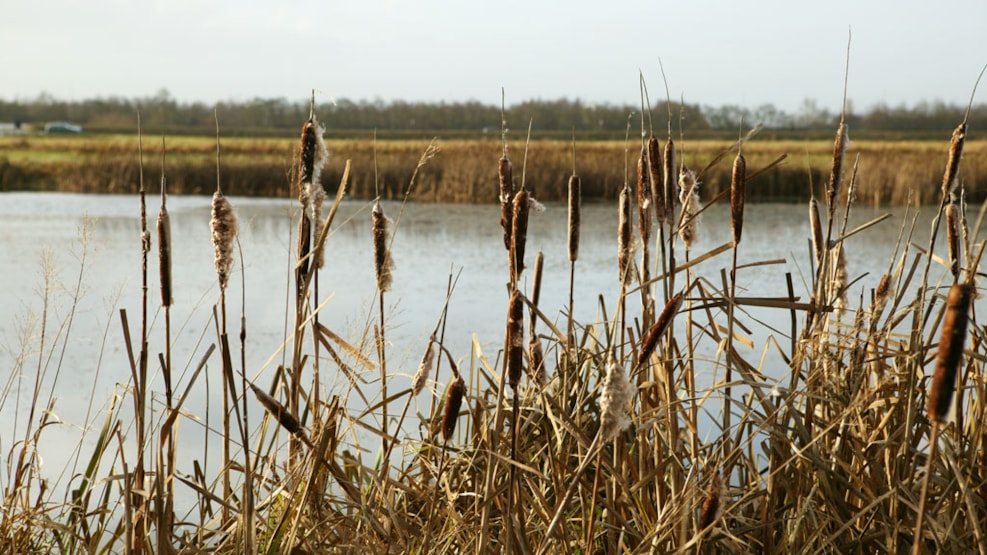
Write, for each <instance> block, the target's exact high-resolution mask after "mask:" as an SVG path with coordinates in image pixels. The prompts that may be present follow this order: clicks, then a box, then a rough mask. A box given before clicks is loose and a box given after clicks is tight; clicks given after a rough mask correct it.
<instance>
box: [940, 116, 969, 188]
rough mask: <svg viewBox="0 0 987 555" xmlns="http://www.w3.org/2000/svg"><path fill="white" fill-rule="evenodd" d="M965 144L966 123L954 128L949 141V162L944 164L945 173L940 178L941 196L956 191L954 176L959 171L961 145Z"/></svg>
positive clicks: (961, 155) (961, 152) (961, 153)
mask: <svg viewBox="0 0 987 555" xmlns="http://www.w3.org/2000/svg"><path fill="white" fill-rule="evenodd" d="M965 142H966V122H964V123H961V124H959V125H957V126H956V129H954V130H953V137H952V139H951V140H950V141H949V160H948V161H947V162H946V173H944V174H943V176H942V194H943V196H946V195H949V194H951V193H952V192H953V191H954V190H956V183H957V180H956V175H957V174H958V173H959V171H960V159H961V158H963V143H965Z"/></svg>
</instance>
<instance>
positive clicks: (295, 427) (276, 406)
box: [248, 382, 307, 440]
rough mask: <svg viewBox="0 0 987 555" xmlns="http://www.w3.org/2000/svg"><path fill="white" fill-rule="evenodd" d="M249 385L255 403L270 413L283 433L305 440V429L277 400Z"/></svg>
mask: <svg viewBox="0 0 987 555" xmlns="http://www.w3.org/2000/svg"><path fill="white" fill-rule="evenodd" d="M248 383H249V382H248ZM249 385H250V390H251V391H253V392H254V396H255V397H257V401H258V402H259V403H260V404H261V406H263V407H264V410H266V411H267V412H268V413H270V415H271V416H273V417H274V419H275V420H277V422H278V424H280V425H281V427H282V428H284V429H285V431H287V432H288V433H290V434H292V435H295V436H298V437H300V438H303V439H305V440H307V436H306V434H305V428H304V427H302V425H301V423H300V422H299V421H298V419H297V418H295V417H294V415H292V414H291V412H289V411H288V409H287V408H285V406H284V405H282V404H281V403H280V402H278V400H277V399H275V398H274V397H271V396H270V395H268V394H267V392H266V391H264V390H263V389H261V388H259V387H257V386H256V385H254V384H252V383H251V384H249Z"/></svg>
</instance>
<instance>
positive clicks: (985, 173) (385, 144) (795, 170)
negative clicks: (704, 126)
mask: <svg viewBox="0 0 987 555" xmlns="http://www.w3.org/2000/svg"><path fill="white" fill-rule="evenodd" d="M762 134H763V133H762ZM226 142H228V143H229V147H228V148H225V149H224V158H225V159H226V160H227V163H226V165H225V167H224V172H223V180H224V181H223V183H222V186H223V188H224V189H229V190H231V191H237V194H239V195H246V196H270V197H280V196H283V195H284V194H285V192H286V190H287V188H286V182H285V175H286V173H287V172H288V171H289V170H290V168H291V167H292V164H293V160H294V155H295V150H296V144H295V141H289V140H281V141H278V140H273V139H263V140H262V139H230V140H228V141H226ZM424 144H425V142H421V141H410V140H401V141H378V142H377V143H376V147H375V145H374V143H373V142H372V141H370V140H365V141H363V140H345V141H337V142H336V143H335V144H334V146H333V152H334V153H335V154H334V155H335V156H336V157H337V158H339V159H348V160H351V162H352V171H351V175H350V189H349V193H350V195H351V196H352V197H354V198H359V199H372V198H375V197H376V193H377V191H378V187H379V192H380V197H381V198H383V199H400V198H403V194H404V185H405V184H407V183H408V181H409V179H410V176H411V174H412V173H413V172H414V169H415V167H416V163H417V161H418V158H419V155H420V154H421V150H422V148H423V145H424ZM86 145H88V146H86ZM499 145H500V143H499V141H498V140H496V139H493V138H491V139H483V140H463V139H455V140H448V141H442V142H441V146H442V151H443V156H441V157H440V158H438V159H436V160H435V161H433V163H431V164H429V166H428V167H426V168H424V169H423V170H421V172H420V176H419V177H418V186H417V187H416V188H415V191H413V193H412V196H411V200H413V201H418V202H430V201H440V202H453V203H488V202H495V201H496V198H491V197H490V195H489V191H488V188H489V180H490V168H489V160H488V159H489V156H490V153H491V152H496V151H497V150H498V146H499ZM832 145H833V143H832V141H819V140H812V141H806V142H794V141H755V142H752V143H751V144H750V145H749V146H748V147H747V148H746V149H745V151H744V156H745V157H746V158H747V161H748V162H749V163H750V164H751V167H752V168H753V167H762V166H764V165H766V164H767V163H768V162H769V161H771V160H774V159H775V158H777V157H778V156H779V155H780V154H783V153H788V154H789V159H788V160H787V162H786V163H785V164H782V165H779V166H777V167H775V168H773V169H772V170H771V171H769V172H768V173H766V174H765V175H763V176H761V177H760V178H759V179H758V182H757V184H756V186H753V187H751V190H750V191H749V192H748V199H749V200H751V201H753V202H763V201H778V202H802V201H803V200H804V198H805V191H806V189H807V188H808V187H809V183H810V182H811V183H823V182H825V181H826V179H827V178H828V177H829V174H830V161H829V160H830V156H831V154H832ZM512 146H513V147H516V148H518V149H520V148H521V146H522V144H521V143H518V144H515V145H512ZM577 146H578V150H579V174H580V177H581V178H582V179H583V181H584V186H583V191H582V194H583V197H584V198H585V199H587V200H609V199H616V198H617V196H618V195H619V193H620V189H621V188H622V187H623V184H624V173H623V166H622V164H615V163H614V160H620V159H621V158H622V153H623V150H624V145H623V144H622V143H620V142H606V141H579V142H578V144H577ZM728 146H729V142H727V141H723V142H716V141H701V142H694V143H690V151H691V152H692V153H695V154H696V155H697V156H698V157H699V158H697V159H702V160H709V159H711V158H712V157H713V156H715V155H716V154H717V153H719V152H720V151H722V150H723V149H725V148H727V147H728ZM939 146H940V145H939V144H938V143H936V142H934V141H919V142H909V141H889V142H882V141H873V140H868V141H857V140H854V141H853V143H852V144H851V145H850V146H849V149H850V153H851V156H856V155H857V154H859V155H860V157H861V160H863V161H866V163H865V164H862V165H861V168H860V176H859V181H860V183H859V187H858V191H857V193H858V196H859V198H858V202H860V203H862V204H866V205H868V206H888V205H891V206H903V205H913V206H914V205H919V204H931V203H933V202H936V201H938V197H936V196H935V190H934V189H930V188H927V187H919V186H918V184H920V183H926V182H927V181H930V180H938V179H939V178H940V177H941V176H940V175H939V172H940V171H941V166H942V163H943V162H942V154H941V153H940V150H941V149H940V148H939ZM571 147H572V144H571V143H570V142H566V141H560V140H538V139H534V140H532V143H531V147H530V151H531V153H532V155H533V156H537V157H538V159H539V164H538V165H532V167H530V168H528V177H529V183H531V184H533V187H534V190H533V193H534V194H535V195H536V197H537V198H538V199H539V200H541V201H542V202H555V201H565V199H566V194H567V183H568V179H569V175H571V173H572V151H571ZM128 149H129V143H128V142H126V141H122V140H120V139H118V138H114V137H90V138H86V139H83V140H81V141H66V140H65V139H58V138H49V137H37V138H18V139H12V138H9V137H0V191H5V190H52V191H63V192H84V193H118V194H131V193H136V188H135V186H134V184H135V183H137V174H136V171H137V170H136V168H135V166H134V164H133V163H132V161H133V156H132V153H131V152H130V150H128ZM168 149H169V153H170V156H169V167H170V168H172V170H173V171H172V172H170V173H171V174H172V176H173V177H172V178H171V179H170V180H169V188H170V190H171V191H172V194H182V195H187V194H198V195H208V194H211V192H212V191H213V190H214V189H215V168H214V167H213V163H212V158H211V156H210V155H209V143H208V140H206V139H199V138H176V139H172V140H171V141H169V147H168ZM375 149H376V159H377V181H376V183H375V179H374V177H375V176H374V169H373V168H374V153H375ZM341 172H342V169H341V168H339V167H335V166H329V167H328V168H326V174H325V176H324V181H325V182H326V183H338V182H339V180H340V178H341V177H342V176H341ZM676 175H677V172H676ZM676 179H677V177H676ZM730 181H731V171H730V167H729V165H728V164H719V165H717V166H715V167H713V168H711V169H710V170H709V171H708V172H707V174H706V175H705V176H704V178H703V194H704V195H709V197H710V198H711V197H713V196H715V195H717V194H718V193H719V192H721V191H723V190H726V189H728V188H729V187H730ZM964 186H965V190H966V194H967V197H968V200H969V201H970V202H972V203H980V202H981V201H982V200H984V199H985V198H987V141H984V140H982V139H980V140H971V141H968V142H967V144H966V149H965V156H964Z"/></svg>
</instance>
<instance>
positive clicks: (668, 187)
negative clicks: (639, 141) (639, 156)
mask: <svg viewBox="0 0 987 555" xmlns="http://www.w3.org/2000/svg"><path fill="white" fill-rule="evenodd" d="M661 164H662V167H663V168H664V169H665V177H664V182H665V214H666V215H667V216H668V223H669V224H674V223H675V196H676V195H675V185H676V184H677V183H678V182H679V180H678V176H677V175H676V172H678V165H677V164H678V162H677V160H676V156H675V142H674V141H672V138H671V137H669V138H668V141H667V142H665V152H664V153H663V156H662V161H661Z"/></svg>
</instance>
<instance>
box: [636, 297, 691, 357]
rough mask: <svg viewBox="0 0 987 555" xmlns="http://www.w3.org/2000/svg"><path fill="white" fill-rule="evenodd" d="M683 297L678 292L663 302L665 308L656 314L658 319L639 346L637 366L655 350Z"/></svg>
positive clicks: (680, 306) (680, 305)
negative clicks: (642, 343)
mask: <svg viewBox="0 0 987 555" xmlns="http://www.w3.org/2000/svg"><path fill="white" fill-rule="evenodd" d="M684 299H685V296H684V295H683V294H682V293H681V292H679V293H676V294H675V295H674V296H673V297H672V298H671V299H669V300H668V303H666V304H665V309H664V310H662V311H661V315H660V316H658V320H657V321H655V323H654V325H653V326H651V331H650V332H648V337H647V338H646V339H645V340H644V345H643V346H642V347H641V352H640V354H638V357H637V365H638V366H641V365H643V364H644V363H646V362H647V361H648V359H649V358H650V357H651V355H652V354H653V353H654V352H655V347H657V346H658V341H659V340H660V339H661V336H662V335H665V332H666V331H668V327H669V326H670V325H672V320H673V319H674V318H675V315H676V314H677V313H678V311H679V309H680V308H682V301H683V300H684Z"/></svg>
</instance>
